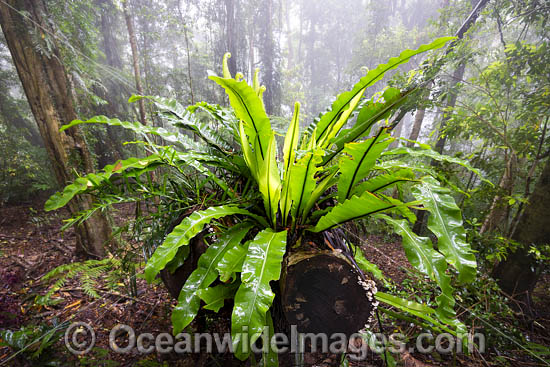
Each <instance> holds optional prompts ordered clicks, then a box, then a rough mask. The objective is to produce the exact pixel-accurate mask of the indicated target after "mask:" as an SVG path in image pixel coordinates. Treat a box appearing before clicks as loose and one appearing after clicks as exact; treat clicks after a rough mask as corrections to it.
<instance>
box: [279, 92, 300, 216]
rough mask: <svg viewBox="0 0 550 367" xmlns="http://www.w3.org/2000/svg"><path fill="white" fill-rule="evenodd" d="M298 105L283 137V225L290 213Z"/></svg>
mask: <svg viewBox="0 0 550 367" xmlns="http://www.w3.org/2000/svg"><path fill="white" fill-rule="evenodd" d="M299 116H300V103H299V102H296V103H295V104H294V115H293V116H292V121H291V122H290V125H289V127H288V131H287V133H286V136H285V144H284V146H283V172H284V173H283V175H284V176H283V187H282V194H281V214H282V217H283V224H286V220H287V217H288V213H289V212H290V205H291V202H292V200H291V198H290V182H291V180H292V175H291V172H290V171H291V169H290V168H291V167H292V165H293V164H294V161H295V159H296V148H297V147H298V141H299V140H300V120H299Z"/></svg>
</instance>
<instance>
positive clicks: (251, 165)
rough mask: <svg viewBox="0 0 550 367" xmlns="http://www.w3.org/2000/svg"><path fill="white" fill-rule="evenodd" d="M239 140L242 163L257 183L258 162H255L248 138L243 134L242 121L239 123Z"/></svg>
mask: <svg viewBox="0 0 550 367" xmlns="http://www.w3.org/2000/svg"><path fill="white" fill-rule="evenodd" d="M239 139H240V140H241V149H242V150H243V156H244V161H245V162H246V165H247V166H248V169H250V172H251V173H252V177H254V179H255V180H256V181H258V162H257V161H256V156H255V155H254V152H253V151H252V148H251V147H250V143H249V141H248V137H247V136H246V133H245V132H244V124H243V121H242V120H240V121H239Z"/></svg>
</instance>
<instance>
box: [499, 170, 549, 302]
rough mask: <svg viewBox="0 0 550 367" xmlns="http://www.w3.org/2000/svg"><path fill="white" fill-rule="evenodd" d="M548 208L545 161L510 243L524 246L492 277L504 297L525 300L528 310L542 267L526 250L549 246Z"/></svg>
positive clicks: (502, 264) (501, 263) (503, 263)
mask: <svg viewBox="0 0 550 367" xmlns="http://www.w3.org/2000/svg"><path fill="white" fill-rule="evenodd" d="M549 207H550V160H547V161H546V164H545V166H544V168H543V170H542V173H541V175H540V177H539V180H538V181H537V184H536V186H535V189H534V190H533V194H532V195H531V197H530V198H529V204H528V205H527V207H526V208H525V212H524V213H523V215H522V217H521V219H520V220H519V223H518V226H517V227H516V230H515V232H514V233H513V235H512V239H514V240H516V241H517V242H519V243H521V244H522V245H523V246H522V247H520V248H519V249H517V250H516V251H515V252H514V253H511V254H509V255H508V257H507V258H506V260H504V261H502V262H500V263H499V264H498V265H497V266H496V267H495V269H494V270H493V277H494V278H495V279H497V280H498V283H499V285H500V287H501V288H502V289H503V290H504V291H505V292H506V293H507V294H509V295H511V296H513V297H514V296H515V297H518V298H520V299H523V300H525V301H526V302H527V304H526V305H527V306H529V301H530V298H531V292H532V291H533V289H534V287H535V285H536V283H537V281H538V279H539V276H540V272H541V266H540V265H537V264H536V261H535V259H534V258H533V257H532V255H531V254H529V248H530V246H537V245H545V244H548V243H549V242H550V215H548V208H549ZM528 309H529V307H528Z"/></svg>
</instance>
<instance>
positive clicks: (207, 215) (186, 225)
mask: <svg viewBox="0 0 550 367" xmlns="http://www.w3.org/2000/svg"><path fill="white" fill-rule="evenodd" d="M235 214H241V215H247V216H249V217H252V218H255V219H257V220H258V219H260V217H258V216H256V215H254V214H252V213H250V212H249V211H247V210H244V209H241V208H239V207H237V206H235V205H222V206H215V207H210V208H208V209H206V210H201V211H196V212H194V213H193V214H191V215H190V216H188V217H186V218H184V219H183V221H182V222H181V223H180V224H178V225H177V226H176V227H175V228H174V230H173V231H172V232H171V233H170V234H169V235H168V236H166V238H165V239H164V242H163V243H162V245H160V246H159V247H157V249H156V250H155V252H154V253H153V256H151V258H150V259H149V260H148V261H147V265H145V279H147V281H148V282H151V281H153V279H154V278H155V276H156V275H157V274H158V273H159V272H160V271H161V270H162V269H164V267H165V266H166V264H168V263H169V262H170V261H171V260H172V259H173V258H174V256H175V255H176V253H177V252H178V249H179V248H180V247H182V246H187V245H188V244H189V241H190V240H191V239H192V238H193V237H195V236H196V235H197V234H198V233H199V232H200V231H202V229H203V228H204V226H205V225H206V224H208V223H210V222H211V221H212V220H214V219H219V218H221V217H225V216H228V215H235ZM260 220H261V219H260ZM264 223H265V221H264Z"/></svg>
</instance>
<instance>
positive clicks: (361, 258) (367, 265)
mask: <svg viewBox="0 0 550 367" xmlns="http://www.w3.org/2000/svg"><path fill="white" fill-rule="evenodd" d="M353 258H354V259H355V261H356V262H357V265H359V268H361V270H363V271H366V272H367V273H370V274H372V275H373V276H374V277H375V278H376V279H378V280H381V281H382V282H384V284H389V282H388V280H387V279H386V277H385V276H384V274H383V273H382V270H380V268H379V267H378V266H377V265H376V264H373V263H371V262H370V261H368V260H367V258H366V257H365V255H364V254H363V250H361V247H359V246H356V247H355V251H354V254H353Z"/></svg>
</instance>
